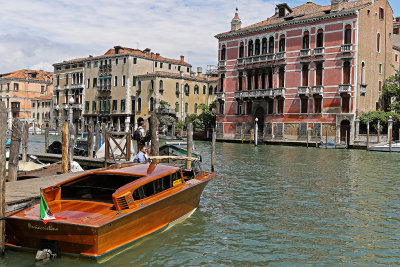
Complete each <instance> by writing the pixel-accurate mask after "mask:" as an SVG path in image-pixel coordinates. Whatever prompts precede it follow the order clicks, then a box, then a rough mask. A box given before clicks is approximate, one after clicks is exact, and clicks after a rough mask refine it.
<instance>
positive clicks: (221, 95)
mask: <svg viewBox="0 0 400 267" xmlns="http://www.w3.org/2000/svg"><path fill="white" fill-rule="evenodd" d="M216 96H217V99H225V93H224V92H217V93H216Z"/></svg>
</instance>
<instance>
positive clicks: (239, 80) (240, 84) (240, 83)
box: [238, 72, 243, 91]
mask: <svg viewBox="0 0 400 267" xmlns="http://www.w3.org/2000/svg"><path fill="white" fill-rule="evenodd" d="M242 86H243V72H239V78H238V89H239V91H242Z"/></svg>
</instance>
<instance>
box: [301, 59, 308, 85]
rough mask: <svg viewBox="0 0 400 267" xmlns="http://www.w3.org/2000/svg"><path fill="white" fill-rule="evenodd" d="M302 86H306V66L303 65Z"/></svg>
mask: <svg viewBox="0 0 400 267" xmlns="http://www.w3.org/2000/svg"><path fill="white" fill-rule="evenodd" d="M301 76H302V85H303V86H308V64H303V66H302V68H301Z"/></svg>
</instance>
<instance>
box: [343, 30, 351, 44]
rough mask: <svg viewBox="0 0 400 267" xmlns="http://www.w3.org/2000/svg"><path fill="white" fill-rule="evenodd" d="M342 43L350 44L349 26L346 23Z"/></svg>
mask: <svg viewBox="0 0 400 267" xmlns="http://www.w3.org/2000/svg"><path fill="white" fill-rule="evenodd" d="M344 43H345V44H351V26H350V25H346V27H345V30H344Z"/></svg>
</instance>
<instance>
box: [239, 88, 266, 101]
mask: <svg viewBox="0 0 400 267" xmlns="http://www.w3.org/2000/svg"><path fill="white" fill-rule="evenodd" d="M273 96H274V94H273V91H272V89H255V90H245V91H236V92H235V98H240V99H243V98H264V97H273Z"/></svg>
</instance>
